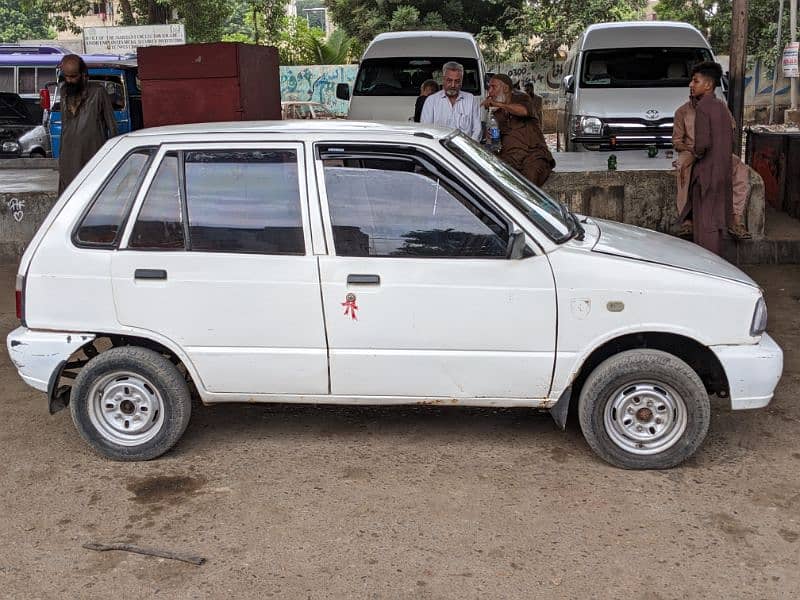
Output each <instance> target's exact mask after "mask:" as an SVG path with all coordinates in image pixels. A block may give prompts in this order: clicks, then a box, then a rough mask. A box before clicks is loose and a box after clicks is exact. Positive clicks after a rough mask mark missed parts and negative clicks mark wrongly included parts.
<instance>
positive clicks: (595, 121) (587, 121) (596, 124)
mask: <svg viewBox="0 0 800 600" xmlns="http://www.w3.org/2000/svg"><path fill="white" fill-rule="evenodd" d="M572 130H573V131H574V132H575V135H577V136H583V135H602V133H603V121H601V120H600V119H599V118H597V117H574V118H573V122H572Z"/></svg>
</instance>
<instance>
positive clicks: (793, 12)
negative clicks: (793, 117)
mask: <svg viewBox="0 0 800 600" xmlns="http://www.w3.org/2000/svg"><path fill="white" fill-rule="evenodd" d="M789 29H790V31H791V36H792V42H796V41H797V0H790V2H789ZM790 81H791V82H792V87H791V102H792V106H791V110H792V111H795V110H797V77H792V78H791V80H790Z"/></svg>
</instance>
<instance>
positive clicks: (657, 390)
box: [578, 350, 711, 469]
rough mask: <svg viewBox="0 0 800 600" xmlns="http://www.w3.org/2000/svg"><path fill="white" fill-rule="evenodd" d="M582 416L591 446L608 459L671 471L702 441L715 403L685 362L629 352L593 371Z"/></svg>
mask: <svg viewBox="0 0 800 600" xmlns="http://www.w3.org/2000/svg"><path fill="white" fill-rule="evenodd" d="M578 416H579V419H580V424H581V430H582V431H583V435H584V437H585V438H586V441H587V442H588V444H589V446H591V448H592V450H594V451H595V452H596V453H597V454H598V456H600V458H602V459H603V460H605V461H606V462H609V463H611V464H612V465H615V466H617V467H621V468H623V469H668V468H670V467H674V466H675V465H677V464H679V463H681V462H683V461H684V460H686V459H687V458H689V457H690V456H691V455H692V454H694V452H695V451H696V450H697V448H698V447H699V446H700V444H701V443H702V442H703V440H704V439H705V437H706V433H707V432H708V425H709V423H710V421H711V406H710V402H709V399H708V394H707V393H706V389H705V386H704V385H703V382H702V381H701V380H700V378H699V377H698V375H697V373H695V371H694V370H693V369H692V368H691V367H690V366H689V365H687V364H686V363H685V362H684V361H682V360H681V359H679V358H677V357H676V356H673V355H672V354H668V353H666V352H661V351H660V350H628V351H626V352H621V353H620V354H617V355H615V356H612V357H611V358H609V359H607V360H605V361H604V362H603V363H601V364H600V365H598V366H597V368H595V370H594V371H592V373H591V374H590V375H589V377H588V378H587V379H586V382H585V383H584V385H583V389H582V390H581V395H580V400H579V405H578ZM662 428H663V430H662Z"/></svg>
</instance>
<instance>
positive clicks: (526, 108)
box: [483, 73, 556, 186]
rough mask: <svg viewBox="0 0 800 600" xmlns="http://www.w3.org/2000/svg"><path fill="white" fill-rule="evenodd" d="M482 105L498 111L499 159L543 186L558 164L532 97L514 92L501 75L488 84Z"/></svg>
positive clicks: (507, 80) (505, 78)
mask: <svg viewBox="0 0 800 600" xmlns="http://www.w3.org/2000/svg"><path fill="white" fill-rule="evenodd" d="M483 106H485V107H486V108H495V109H496V110H495V111H494V116H495V118H496V119H497V124H498V125H499V126H500V142H501V144H502V149H501V150H500V154H499V156H500V158H501V159H503V160H504V161H506V162H507V163H508V164H510V165H511V166H512V167H514V168H515V169H516V170H517V171H519V172H520V173H522V174H523V175H524V176H525V177H526V178H528V179H529V180H530V181H532V182H533V183H534V184H536V185H538V186H541V185H543V184H544V182H545V181H547V178H548V177H549V176H550V173H551V172H552V171H553V167H555V166H556V161H555V160H553V155H552V154H550V150H549V149H548V148H547V142H545V139H544V135H543V134H542V130H541V127H540V125H539V119H538V118H537V117H536V108H535V107H534V104H533V100H532V99H531V97H530V96H528V94H526V93H525V92H518V91H515V90H514V89H513V85H512V82H511V78H510V77H509V76H508V75H504V74H502V73H500V74H497V75H493V76H492V78H491V80H490V81H489V91H488V93H487V96H486V100H485V101H484V103H483Z"/></svg>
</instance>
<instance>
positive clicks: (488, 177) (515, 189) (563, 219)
mask: <svg viewBox="0 0 800 600" xmlns="http://www.w3.org/2000/svg"><path fill="white" fill-rule="evenodd" d="M442 143H443V144H444V146H445V148H447V149H448V150H450V151H451V152H452V153H453V154H455V155H457V156H458V157H459V158H460V159H461V160H463V161H464V162H465V163H466V164H467V165H468V166H469V167H470V168H471V169H472V170H473V171H475V172H476V173H477V174H478V175H479V176H480V177H481V178H482V179H483V180H485V181H487V182H488V183H489V184H490V185H491V186H492V187H493V188H495V189H496V190H497V191H498V192H500V193H501V194H503V197H504V198H506V199H507V200H508V201H509V202H511V204H513V205H514V208H516V209H517V210H519V211H520V212H522V213H524V214H525V215H526V216H527V217H528V219H529V220H530V221H531V222H532V223H533V224H534V225H536V226H537V227H538V228H539V229H541V230H542V231H543V232H544V233H545V234H547V236H548V237H550V238H551V239H552V240H553V241H555V242H557V243H561V242H564V241H566V240H568V239H569V238H570V237H572V235H573V233H575V228H576V221H575V220H574V219H573V218H572V216H571V215H570V212H569V210H567V208H566V207H565V206H564V205H563V204H561V203H560V202H557V201H556V200H553V199H552V198H550V197H549V196H548V195H547V194H545V193H544V192H543V191H542V190H540V189H539V188H538V187H536V186H535V185H533V184H532V183H531V182H530V181H528V180H527V179H525V178H524V177H523V176H522V175H520V174H519V173H518V172H517V171H516V170H514V169H512V168H511V167H509V166H508V165H507V164H506V163H505V162H503V161H502V160H500V159H499V158H498V157H497V156H495V155H494V154H492V153H491V152H488V151H487V150H485V149H484V148H483V146H481V145H480V144H478V143H477V142H475V141H474V140H473V139H471V138H469V137H467V136H465V135H464V134H462V133H460V132H454V133H452V134H451V135H449V136H448V137H446V138H445V139H444V140H442Z"/></svg>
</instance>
